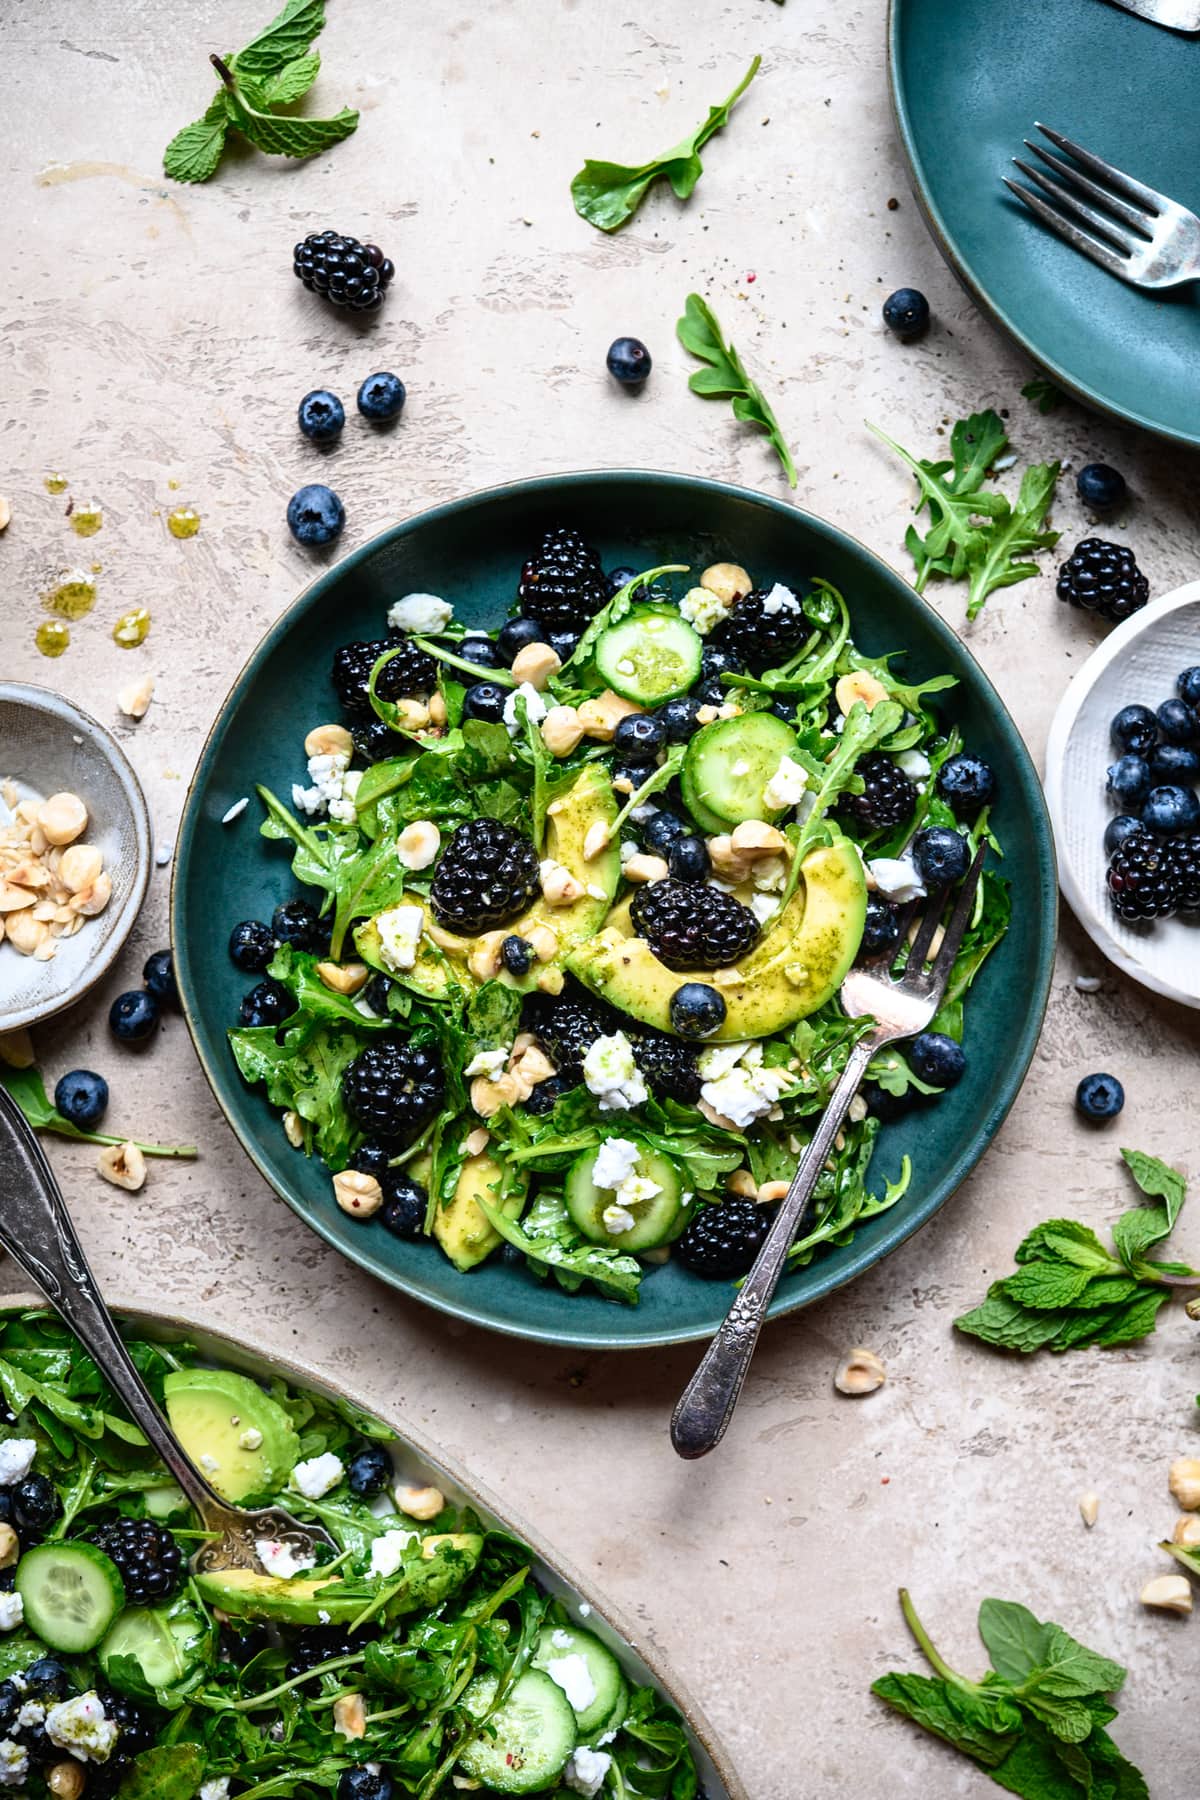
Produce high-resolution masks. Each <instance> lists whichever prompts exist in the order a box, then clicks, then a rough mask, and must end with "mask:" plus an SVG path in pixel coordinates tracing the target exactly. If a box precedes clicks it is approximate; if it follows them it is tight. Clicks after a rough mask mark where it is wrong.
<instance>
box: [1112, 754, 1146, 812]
mask: <svg viewBox="0 0 1200 1800" xmlns="http://www.w3.org/2000/svg"><path fill="white" fill-rule="evenodd" d="M1105 787H1106V788H1107V790H1108V792H1109V793H1110V794H1112V795H1113V796H1114V797H1115V798H1116V799H1118V800H1132V801H1135V802H1136V801H1138V800H1144V799H1145V798H1146V795H1147V794H1148V793H1149V792H1150V764H1149V763H1148V762H1143V760H1142V758H1141V757H1140V756H1133V755H1129V756H1119V757H1118V758H1117V760H1116V762H1115V763H1111V764H1110V765H1109V769H1108V780H1107V781H1106V782H1105Z"/></svg>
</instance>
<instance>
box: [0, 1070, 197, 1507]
mask: <svg viewBox="0 0 1200 1800" xmlns="http://www.w3.org/2000/svg"><path fill="white" fill-rule="evenodd" d="M0 1244H3V1245H4V1248H5V1249H6V1250H7V1251H8V1253H9V1255H10V1256H11V1257H12V1259H13V1261H14V1262H16V1263H19V1264H20V1266H21V1268H22V1269H24V1271H25V1273H26V1274H27V1275H28V1276H29V1278H30V1280H31V1281H33V1282H34V1283H35V1284H36V1285H37V1286H38V1287H39V1288H40V1289H41V1290H42V1292H43V1294H45V1296H46V1298H47V1300H49V1302H50V1304H51V1306H52V1307H53V1308H54V1310H55V1312H56V1313H57V1314H58V1315H59V1317H60V1318H61V1319H62V1320H63V1322H64V1324H66V1325H67V1326H68V1327H69V1328H70V1329H71V1330H72V1331H73V1332H74V1333H75V1336H76V1337H77V1338H78V1339H79V1341H80V1343H81V1344H82V1345H83V1347H84V1349H85V1350H86V1351H87V1353H88V1355H89V1356H90V1357H91V1358H92V1360H93V1362H94V1363H95V1364H96V1367H97V1368H98V1369H99V1371H100V1373H101V1374H102V1375H103V1377H104V1379H105V1380H106V1381H107V1382H108V1384H109V1386H110V1387H111V1388H112V1390H113V1392H114V1393H115V1394H116V1395H117V1398H118V1399H119V1400H120V1401H121V1403H122V1404H123V1405H124V1407H125V1408H126V1410H127V1411H128V1413H129V1416H130V1418H131V1419H132V1420H133V1422H134V1424H135V1425H136V1426H137V1427H138V1429H139V1430H140V1431H141V1432H142V1433H143V1434H144V1436H145V1437H146V1439H147V1441H148V1443H149V1444H150V1447H151V1449H152V1450H153V1451H154V1452H155V1454H156V1455H157V1456H158V1457H159V1458H160V1460H161V1461H162V1462H163V1463H165V1464H166V1466H167V1468H168V1469H169V1470H170V1473H171V1475H172V1477H173V1479H174V1480H175V1481H176V1482H177V1483H178V1485H179V1486H180V1487H181V1488H182V1489H183V1491H184V1493H185V1494H186V1495H187V1497H188V1499H189V1500H190V1501H191V1503H192V1505H193V1506H194V1507H195V1508H196V1511H197V1512H198V1513H199V1514H200V1516H201V1518H206V1517H208V1516H211V1515H214V1514H215V1513H219V1512H220V1511H221V1510H222V1509H223V1502H222V1501H221V1500H220V1499H219V1497H218V1496H217V1495H216V1494H215V1493H214V1492H213V1490H212V1488H211V1487H210V1486H209V1485H208V1483H207V1481H205V1479H204V1477H203V1476H202V1475H201V1474H200V1471H199V1470H198V1469H196V1468H194V1467H193V1465H192V1463H191V1462H190V1461H189V1459H188V1457H187V1456H186V1454H185V1453H184V1450H183V1448H182V1446H181V1445H180V1444H179V1442H178V1440H177V1439H176V1437H175V1434H174V1432H173V1431H172V1430H171V1427H170V1425H169V1424H168V1423H167V1421H166V1419H165V1418H164V1417H163V1415H162V1413H161V1412H160V1411H159V1409H158V1406H157V1404H156V1403H155V1400H154V1397H153V1395H152V1394H151V1393H150V1390H149V1389H148V1388H147V1386H146V1384H145V1382H144V1381H143V1380H142V1377H141V1375H140V1373H139V1372H138V1369H137V1367H136V1365H135V1364H134V1362H133V1359H132V1358H131V1356H130V1354H129V1352H128V1350H126V1348H125V1345H124V1344H123V1343H122V1341H121V1337H120V1334H119V1333H118V1331H117V1328H116V1325H115V1324H114V1323H113V1318H112V1314H111V1313H110V1312H109V1310H108V1307H107V1306H106V1305H105V1303H104V1297H103V1295H102V1294H101V1292H100V1288H99V1285H98V1283H97V1281H96V1277H95V1276H94V1275H93V1274H92V1271H91V1269H90V1268H89V1267H88V1261H87V1257H86V1256H85V1255H84V1253H83V1246H82V1245H81V1244H80V1242H79V1238H78V1236H77V1235H76V1232H75V1227H74V1225H73V1224H72V1222H71V1216H70V1214H69V1213H68V1211H67V1204H66V1201H65V1200H64V1199H63V1196H62V1190H61V1188H60V1187H59V1185H58V1182H57V1180H56V1179H55V1176H54V1171H53V1170H52V1169H51V1167H50V1164H49V1163H48V1162H47V1160H46V1156H45V1153H44V1152H43V1150H42V1147H41V1145H40V1144H39V1143H38V1141H37V1138H36V1137H35V1135H34V1133H33V1131H32V1129H31V1128H30V1126H29V1125H28V1123H27V1122H26V1119H25V1117H24V1114H23V1113H22V1112H21V1109H20V1108H19V1107H18V1105H17V1104H16V1102H15V1101H14V1100H13V1099H12V1097H11V1095H9V1094H8V1093H6V1092H5V1090H4V1088H3V1087H0Z"/></svg>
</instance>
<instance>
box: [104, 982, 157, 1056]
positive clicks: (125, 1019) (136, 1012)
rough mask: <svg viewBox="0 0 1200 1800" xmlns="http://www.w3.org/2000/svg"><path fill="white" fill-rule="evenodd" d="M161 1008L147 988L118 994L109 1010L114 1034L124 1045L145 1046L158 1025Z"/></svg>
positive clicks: (133, 989) (109, 1021) (109, 1019)
mask: <svg viewBox="0 0 1200 1800" xmlns="http://www.w3.org/2000/svg"><path fill="white" fill-rule="evenodd" d="M161 1011H162V1009H161V1007H160V1006H159V1004H158V1001H157V1000H156V999H155V997H154V995H153V994H150V993H147V991H146V989H145V988H131V989H130V990H129V992H128V993H127V994H118V995H117V997H116V999H115V1000H114V1001H113V1003H112V1005H111V1006H110V1007H109V1009H108V1023H109V1025H110V1027H111V1029H112V1034H113V1036H114V1037H115V1038H117V1039H118V1040H119V1041H120V1042H121V1043H122V1044H144V1043H145V1041H146V1039H147V1038H148V1037H150V1036H152V1034H153V1032H154V1030H155V1028H156V1027H157V1025H158V1021H159V1017H160V1015H161Z"/></svg>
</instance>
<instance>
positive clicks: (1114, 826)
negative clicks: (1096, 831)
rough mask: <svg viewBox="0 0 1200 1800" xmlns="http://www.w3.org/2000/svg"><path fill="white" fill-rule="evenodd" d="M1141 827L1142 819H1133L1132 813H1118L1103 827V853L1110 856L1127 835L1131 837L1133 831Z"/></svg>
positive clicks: (1119, 846)
mask: <svg viewBox="0 0 1200 1800" xmlns="http://www.w3.org/2000/svg"><path fill="white" fill-rule="evenodd" d="M1141 829H1142V821H1141V820H1140V819H1135V818H1134V817H1133V815H1132V813H1118V814H1117V816H1116V818H1115V819H1110V820H1109V821H1108V824H1107V825H1106V826H1105V827H1104V854H1105V855H1106V856H1112V855H1113V854H1114V852H1115V851H1117V850H1119V849H1120V848H1121V845H1122V844H1123V843H1124V842H1125V839H1126V838H1127V837H1132V836H1133V834H1134V832H1135V831H1140V830H1141Z"/></svg>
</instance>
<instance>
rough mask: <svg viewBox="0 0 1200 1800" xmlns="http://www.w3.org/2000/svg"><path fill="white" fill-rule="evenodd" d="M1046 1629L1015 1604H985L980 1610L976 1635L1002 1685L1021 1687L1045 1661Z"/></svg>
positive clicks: (1047, 1645) (1003, 1602)
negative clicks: (981, 1642)
mask: <svg viewBox="0 0 1200 1800" xmlns="http://www.w3.org/2000/svg"><path fill="white" fill-rule="evenodd" d="M1050 1631H1051V1627H1050V1626H1049V1625H1043V1624H1042V1622H1041V1620H1040V1619H1036V1618H1035V1617H1034V1615H1033V1614H1032V1613H1031V1612H1030V1610H1029V1608H1028V1607H1027V1606H1022V1605H1021V1604H1020V1602H1019V1601H1017V1600H984V1601H982V1602H981V1603H980V1607H979V1635H980V1637H981V1638H982V1639H983V1647H984V1649H985V1650H986V1651H987V1653H988V1660H989V1661H990V1663H991V1665H992V1667H993V1669H995V1671H996V1673H997V1675H999V1676H1000V1678H1001V1679H1002V1680H1003V1681H1009V1682H1015V1683H1017V1684H1020V1683H1021V1682H1023V1681H1026V1680H1027V1679H1028V1677H1029V1676H1030V1675H1031V1674H1032V1672H1033V1671H1034V1669H1036V1668H1037V1667H1038V1665H1039V1664H1040V1663H1042V1662H1043V1661H1044V1660H1045V1656H1046V1652H1047V1650H1048V1648H1049V1643H1050Z"/></svg>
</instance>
